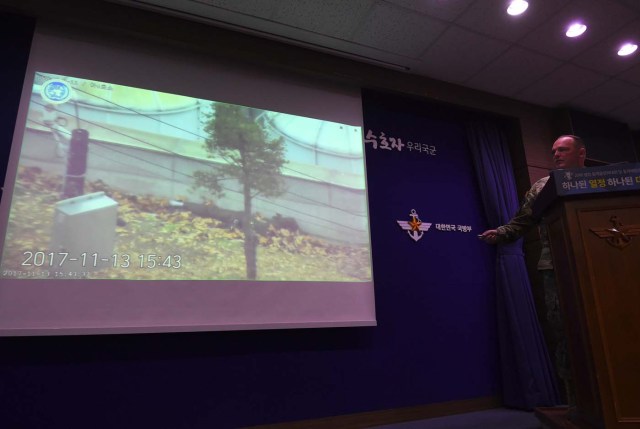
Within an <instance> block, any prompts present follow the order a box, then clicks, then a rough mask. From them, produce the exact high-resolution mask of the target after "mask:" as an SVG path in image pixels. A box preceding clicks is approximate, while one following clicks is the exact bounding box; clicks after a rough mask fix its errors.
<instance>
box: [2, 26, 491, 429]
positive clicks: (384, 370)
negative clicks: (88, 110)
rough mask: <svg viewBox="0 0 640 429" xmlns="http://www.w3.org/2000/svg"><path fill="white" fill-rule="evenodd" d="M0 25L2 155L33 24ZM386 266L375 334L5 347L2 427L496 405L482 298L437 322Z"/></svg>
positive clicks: (141, 424) (459, 302) (30, 342)
mask: <svg viewBox="0 0 640 429" xmlns="http://www.w3.org/2000/svg"><path fill="white" fill-rule="evenodd" d="M0 19H1V20H0V22H1V23H2V26H1V27H2V35H3V37H2V42H1V43H2V44H3V52H10V55H7V56H5V58H8V62H7V63H4V59H3V67H2V69H3V70H6V73H7V74H6V77H5V76H4V75H3V77H5V79H6V80H5V81H4V84H5V87H9V88H11V91H10V92H11V93H13V95H12V96H11V97H9V98H7V99H6V100H5V99H4V98H3V101H4V104H3V107H4V108H3V109H2V114H3V116H2V121H3V122H2V125H3V127H2V128H3V129H2V132H3V134H2V144H3V150H5V151H6V150H8V146H9V144H10V141H11V134H12V131H13V122H14V120H15V116H16V112H17V107H18V96H19V93H20V89H21V87H22V82H23V77H24V70H25V67H26V60H27V55H28V51H29V42H30V39H31V34H32V31H33V21H32V20H29V19H25V18H21V17H14V16H7V15H4V16H2V17H0ZM5 64H6V65H5ZM3 73H4V71H3ZM3 95H6V93H5V94H3ZM5 116H6V118H5ZM7 130H9V131H7ZM3 165H4V164H3ZM383 173H384V172H380V174H383ZM375 234H376V233H375V231H373V232H372V235H375ZM374 241H375V240H374ZM381 245H383V246H384V245H385V244H384V243H381ZM374 257H375V249H374ZM383 263H384V261H380V260H374V278H375V279H376V303H377V307H376V311H377V314H378V321H379V326H377V327H373V328H341V329H305V330H279V331H243V332H211V333H181V334H152V335H151V334H149V335H147V334H137V335H104V336H68V337H23V338H0V350H1V352H0V381H1V382H0V427H7V428H42V427H46V428H65V429H69V428H80V427H92V428H115V427H118V428H146V427H155V428H176V429H177V428H189V429H197V428H217V429H219V428H231V427H239V426H249V425H258V424H266V423H274V422H282V421H293V420H300V419H312V418H321V417H326V416H334V415H343V414H350V413H357V412H363V411H372V410H383V409H391V408H400V407H408V406H415V405H422V404H430V403H437V402H445V401H454V400H463V399H469V398H478V397H486V396H496V395H498V393H499V392H498V388H497V385H498V382H497V368H496V366H497V362H496V357H495V356H496V354H495V353H496V350H495V342H494V341H491V339H492V338H493V335H494V332H495V327H494V316H493V314H492V305H493V302H492V301H493V297H492V295H491V293H490V291H488V290H487V291H485V293H484V295H483V299H484V301H481V302H478V300H474V299H472V296H477V295H465V294H463V293H461V294H460V296H459V297H457V296H455V295H447V296H449V297H452V299H451V300H450V301H448V302H447V303H446V306H447V307H443V308H439V309H437V310H438V312H437V314H439V315H441V316H442V318H443V319H444V320H442V319H441V320H439V322H438V323H434V319H433V314H434V313H433V312H432V313H430V312H429V311H426V310H425V309H426V308H428V306H429V305H434V304H433V302H428V301H427V300H426V298H427V296H426V295H425V294H424V291H425V289H424V287H423V286H424V285H421V284H416V282H413V281H412V279H411V278H409V277H407V276H406V275H405V274H403V273H402V272H397V271H394V270H386V271H379V270H377V269H376V268H375V267H376V266H380V265H381V264H383ZM442 292H443V293H444V292H445V291H444V290H443V291H442ZM476 292H477V291H476ZM0 299H1V297H0ZM449 322H451V323H449ZM450 326H465V331H464V333H463V335H461V333H460V331H457V330H452V329H451V328H450ZM487 339H489V340H487Z"/></svg>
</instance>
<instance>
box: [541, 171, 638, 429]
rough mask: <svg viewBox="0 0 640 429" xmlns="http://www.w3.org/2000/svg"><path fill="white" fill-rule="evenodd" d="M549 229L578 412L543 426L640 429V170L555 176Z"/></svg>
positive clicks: (545, 204) (547, 208) (549, 188)
mask: <svg viewBox="0 0 640 429" xmlns="http://www.w3.org/2000/svg"><path fill="white" fill-rule="evenodd" d="M533 211H534V215H537V216H541V217H542V218H543V221H544V223H545V224H546V225H547V227H548V231H549V240H550V244H551V252H552V254H553V263H554V268H555V276H556V283H557V287H558V294H559V297H560V305H561V309H562V311H563V317H564V323H565V330H566V333H567V339H568V347H569V357H570V361H571V370H572V374H573V378H574V386H575V391H576V392H575V393H576V404H575V405H576V406H575V408H572V409H565V410H564V411H563V412H561V413H560V414H558V413H559V411H558V409H542V408H541V409H538V410H536V415H538V417H539V418H540V420H541V421H543V423H546V426H547V427H567V428H580V429H614V428H615V429H618V428H619V429H622V428H624V429H640V164H619V165H611V166H604V167H594V168H580V169H567V170H556V171H552V172H551V174H550V177H549V181H548V182H547V184H546V185H545V187H544V188H543V190H542V191H541V193H540V194H539V196H538V199H537V200H536V203H535V204H534V207H533Z"/></svg>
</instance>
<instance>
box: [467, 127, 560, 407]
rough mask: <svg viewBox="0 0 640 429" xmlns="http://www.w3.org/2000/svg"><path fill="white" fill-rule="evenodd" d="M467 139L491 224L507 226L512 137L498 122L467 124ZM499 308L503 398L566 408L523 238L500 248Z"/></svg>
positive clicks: (512, 209)
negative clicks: (534, 293)
mask: <svg viewBox="0 0 640 429" xmlns="http://www.w3.org/2000/svg"><path fill="white" fill-rule="evenodd" d="M467 136H468V140H469V147H470V150H471V154H472V157H473V162H474V165H475V169H476V174H477V177H478V182H479V184H480V191H481V194H482V195H481V196H482V202H483V205H484V210H485V214H486V216H487V221H488V224H489V225H492V227H493V228H495V227H497V226H499V225H504V224H505V223H507V222H508V221H509V220H510V219H511V217H512V216H513V215H514V214H515V213H516V212H517V210H518V208H519V204H518V197H517V195H518V193H517V190H516V187H515V180H514V176H513V167H512V165H511V159H510V157H509V152H508V148H507V142H506V137H505V136H504V133H503V131H502V129H501V128H500V127H499V125H498V124H495V123H491V122H488V121H487V122H483V121H470V122H468V123H467ZM496 253H497V261H496V309H497V313H498V314H497V321H498V343H499V348H500V350H499V356H500V371H501V374H502V380H501V383H502V400H503V403H504V405H505V406H508V407H514V408H520V409H525V410H530V409H533V408H535V407H540V406H554V405H558V404H560V397H559V394H558V386H557V381H556V378H555V375H554V374H555V373H554V370H553V366H552V364H551V361H550V359H549V354H548V352H547V347H546V344H545V342H544V337H543V335H542V331H541V328H540V325H539V323H538V319H537V316H536V309H535V306H534V303H533V297H532V295H531V286H530V282H529V277H528V275H527V270H526V267H525V262H524V254H523V252H522V240H518V241H517V242H515V243H511V244H504V245H499V246H498V249H497V252H496Z"/></svg>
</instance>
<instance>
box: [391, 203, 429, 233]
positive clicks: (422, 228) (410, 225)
mask: <svg viewBox="0 0 640 429" xmlns="http://www.w3.org/2000/svg"><path fill="white" fill-rule="evenodd" d="M409 216H411V220H408V221H407V220H397V221H396V222H398V225H400V228H402V229H404V230H405V231H407V234H409V237H411V239H412V240H413V241H418V240H420V239H421V238H422V236H423V235H424V233H425V232H427V231H428V230H429V228H430V227H431V224H430V223H424V222H422V221H421V220H420V217H419V216H418V213H417V212H416V211H415V210H414V209H411V212H410V213H409Z"/></svg>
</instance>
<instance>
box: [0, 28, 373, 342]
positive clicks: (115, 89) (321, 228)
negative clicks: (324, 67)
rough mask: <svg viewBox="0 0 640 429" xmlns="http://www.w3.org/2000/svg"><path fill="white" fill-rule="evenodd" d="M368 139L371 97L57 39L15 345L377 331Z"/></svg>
mask: <svg viewBox="0 0 640 429" xmlns="http://www.w3.org/2000/svg"><path fill="white" fill-rule="evenodd" d="M362 135H363V130H362V106H361V101H360V92H359V90H358V89H357V88H347V87H344V86H341V85H337V84H332V83H329V82H326V81H318V80H314V79H311V78H308V77H304V76H298V75H294V74H290V75H287V74H283V72H281V71H277V70H271V69H267V68H264V67H263V68H256V67H255V66H251V65H248V64H242V63H237V62H233V61H230V60H226V59H223V58H211V57H206V56H204V55H199V54H196V53H185V52H181V51H179V50H176V49H171V48H168V47H166V46H159V45H157V44H154V43H151V42H148V41H135V40H131V39H127V40H123V39H117V38H114V37H112V36H109V37H107V36H104V35H103V36H97V35H93V34H79V33H73V34H72V33H65V34H62V33H59V32H58V31H53V30H47V29H42V28H40V29H39V30H38V31H37V32H36V34H35V37H34V41H33V46H32V51H31V56H30V60H29V65H28V71H27V75H26V76H25V84H24V89H23V93H22V99H21V103H20V107H19V112H18V120H17V122H16V127H15V132H14V139H13V143H12V151H11V156H10V161H9V165H8V167H7V173H6V180H5V190H4V195H3V199H2V204H1V206H0V228H1V230H0V236H2V237H3V238H4V241H3V245H2V256H1V259H0V269H1V273H2V277H1V280H0V334H1V335H62V334H64V335H68V334H102V333H135V332H178V331H204V330H240V329H275V328H303V327H342V326H371V325H375V323H376V321H375V306H374V290H373V277H372V268H371V257H370V253H371V252H370V238H369V222H368V205H367V193H366V183H365V182H366V180H365V164H364V151H363V138H362Z"/></svg>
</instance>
